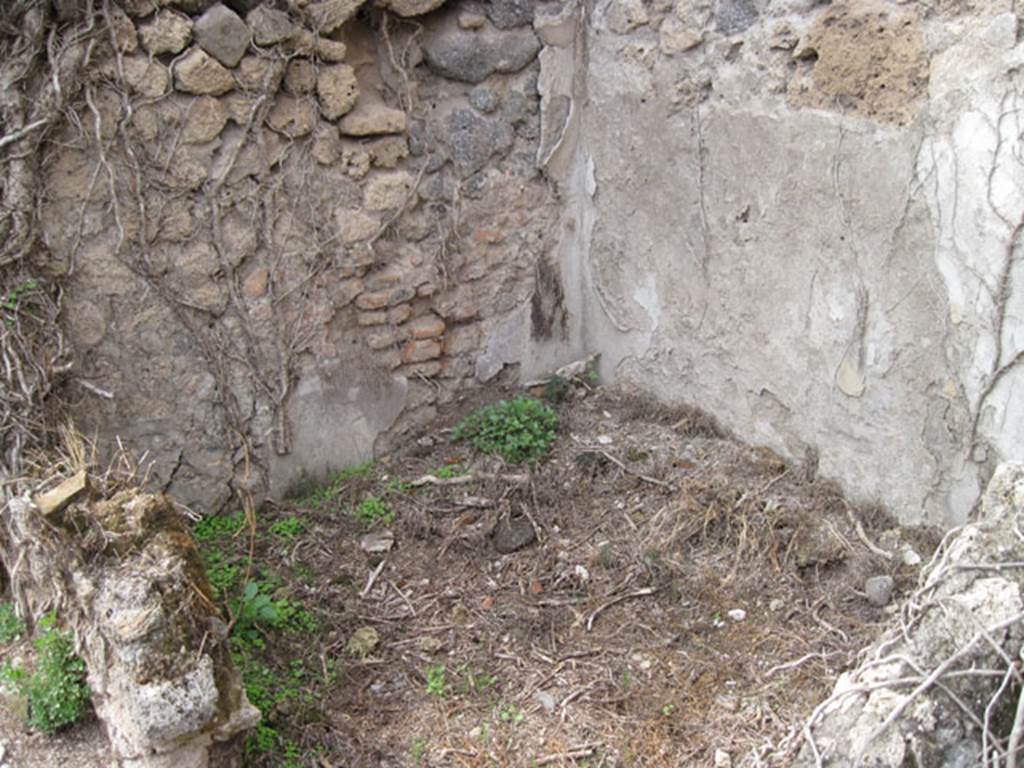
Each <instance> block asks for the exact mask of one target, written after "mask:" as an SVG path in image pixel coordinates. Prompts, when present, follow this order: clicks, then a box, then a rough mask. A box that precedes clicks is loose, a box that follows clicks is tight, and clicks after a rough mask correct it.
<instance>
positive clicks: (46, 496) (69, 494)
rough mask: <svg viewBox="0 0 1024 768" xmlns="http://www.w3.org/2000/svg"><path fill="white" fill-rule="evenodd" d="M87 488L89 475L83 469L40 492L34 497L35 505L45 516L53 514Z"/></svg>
mask: <svg viewBox="0 0 1024 768" xmlns="http://www.w3.org/2000/svg"><path fill="white" fill-rule="evenodd" d="M88 488H89V476H88V474H87V473H86V471H85V470H84V469H83V470H82V471H81V472H78V473H76V474H74V475H72V476H71V477H69V478H67V479H66V480H64V481H63V482H62V483H60V485H58V486H57V487H56V488H51V489H50V490H49V491H46V492H45V493H40V494H39V495H37V496H36V497H35V499H34V501H35V505H36V506H37V507H39V511H40V512H42V513H43V515H44V516H45V517H49V516H50V515H55V514H57V513H58V512H60V511H61V510H63V509H64V508H65V507H66V506H67V505H68V504H70V503H71V502H72V501H74V500H75V499H77V498H78V497H79V496H81V495H82V494H83V493H85V491H86V490H88Z"/></svg>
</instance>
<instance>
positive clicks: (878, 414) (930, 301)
mask: <svg viewBox="0 0 1024 768" xmlns="http://www.w3.org/2000/svg"><path fill="white" fill-rule="evenodd" d="M1018 27H1019V21H1018V18H1017V16H1016V15H1015V13H1014V10H1013V7H1012V5H1011V4H1010V3H1008V2H990V3H982V4H973V5H971V6H970V7H967V6H966V5H962V4H957V3H944V4H941V7H938V8H935V9H932V8H931V7H929V8H925V7H924V6H920V5H918V4H914V3H911V4H894V3H889V2H882V0H874V1H872V2H857V3H853V2H837V3H833V4H831V5H827V6H822V5H820V4H817V3H814V2H803V1H802V0H778V1H776V0H768V1H767V2H758V1H757V0H655V2H641V0H622V1H618V0H616V1H614V2H612V1H611V0H595V2H594V3H593V7H592V8H591V15H590V18H589V22H588V24H587V32H586V36H587V40H586V48H587V51H586V56H587V60H586V69H587V71H586V107H585V110H584V113H583V115H582V119H581V128H580V133H579V136H580V141H579V149H578V154H577V162H576V166H575V176H574V177H573V178H575V179H576V180H577V181H576V185H575V187H574V193H575V203H576V208H577V210H579V211H580V213H579V215H578V217H577V218H578V219H579V220H582V221H583V222H585V224H584V225H583V226H580V227H579V228H578V229H577V230H576V237H575V239H574V241H573V248H567V249H565V250H563V255H564V258H565V259H566V262H567V266H566V271H567V273H573V274H575V275H576V276H578V277H581V278H582V279H581V280H579V282H578V283H577V284H578V285H580V286H581V289H582V294H581V296H580V297H579V298H578V299H576V301H577V302H578V303H579V304H580V305H581V310H582V311H581V337H582V346H584V347H586V348H587V349H588V350H589V351H600V352H601V353H602V355H603V366H604V371H603V372H604V373H605V374H606V376H608V377H614V378H616V379H619V380H621V381H625V382H628V383H629V384H631V385H634V386H636V387H638V388H640V389H642V390H644V391H647V392H649V393H651V394H653V395H655V396H656V397H658V398H660V399H662V400H666V401H676V402H686V403H689V404H692V405H695V406H699V407H701V408H704V409H706V410H708V411H710V412H712V413H714V414H715V416H716V417H718V418H719V419H720V420H721V421H722V422H723V423H724V424H725V425H726V426H727V427H729V428H730V429H731V430H733V431H734V432H735V433H736V434H737V435H738V436H740V437H741V438H743V439H745V440H749V441H752V442H755V443H760V444H765V445H768V446H770V447H772V448H773V449H775V450H777V451H779V452H780V453H782V454H783V455H785V456H786V457H787V458H789V459H791V460H795V461H797V462H803V463H806V464H807V465H808V467H813V466H816V467H817V471H818V473H819V474H820V475H821V476H823V477H827V478H831V479H834V480H837V481H838V482H839V483H840V484H841V485H842V486H843V487H844V489H845V490H846V491H847V492H848V493H849V494H850V495H851V496H852V497H853V498H856V499H859V500H862V501H868V502H881V503H883V504H885V505H886V506H887V507H888V508H890V509H891V510H892V511H893V512H894V514H895V515H896V516H897V517H899V518H900V519H901V520H903V521H905V522H930V523H938V524H944V525H948V524H956V523H959V522H961V521H963V520H964V519H965V518H966V516H967V514H968V513H969V512H970V510H971V509H972V507H973V505H974V503H975V501H976V500H977V498H978V495H979V492H980V489H981V488H982V487H983V485H984V482H985V480H986V479H987V477H988V475H989V474H990V473H991V471H992V468H993V467H994V466H995V464H996V462H998V461H1000V460H1004V459H1021V458H1024V448H1022V446H1024V418H1022V416H1024V413H1022V411H1024V405H1022V403H1024V400H1022V399H1021V397H1020V396H1019V395H1017V394H1015V389H1016V388H1017V387H1018V386H1019V385H1020V384H1021V383H1022V381H1021V378H1020V375H1021V370H1020V369H1019V368H1018V363H1019V362H1020V361H1021V360H1022V359H1024V325H1022V323H1021V317H1022V315H1021V311H1020V310H1021V309H1022V308H1024V307H1022V305H1024V290H1021V289H1022V287H1024V286H1022V275H1021V274H1020V269H1019V263H1020V259H1019V253H1018V249H1019V246H1020V243H1019V241H1020V235H1021V230H1022V222H1024V165H1022V163H1021V161H1020V158H1019V148H1020V135H1021V123H1020V119H1019V108H1020V93H1021V92H1020V87H1021V84H1022V82H1021V74H1020V73H1021V71H1022V70H1021V68H1020V67H1021V63H1022V58H1024V52H1022V49H1021V47H1020V46H1018V45H1017V41H1018V36H1019V33H1018ZM572 207H573V200H572V196H570V203H569V210H571V209H572Z"/></svg>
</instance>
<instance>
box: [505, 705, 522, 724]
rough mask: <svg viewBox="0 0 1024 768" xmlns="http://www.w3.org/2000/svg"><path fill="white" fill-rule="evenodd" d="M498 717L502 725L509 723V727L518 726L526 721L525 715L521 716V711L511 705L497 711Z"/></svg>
mask: <svg viewBox="0 0 1024 768" xmlns="http://www.w3.org/2000/svg"><path fill="white" fill-rule="evenodd" d="M498 717H500V718H501V721H502V722H503V723H510V724H511V725H519V724H520V723H521V722H523V720H525V719H526V715H525V714H523V711H522V710H521V709H517V708H516V707H514V706H513V705H511V704H509V705H507V706H504V707H502V708H501V709H500V710H499V711H498Z"/></svg>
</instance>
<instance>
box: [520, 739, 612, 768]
mask: <svg viewBox="0 0 1024 768" xmlns="http://www.w3.org/2000/svg"><path fill="white" fill-rule="evenodd" d="M597 747H598V745H596V744H587V745H584V746H582V747H573V748H572V749H570V750H569V751H568V752H559V753H556V754H553V755H547V756H545V757H542V758H540V759H539V760H537V761H535V762H534V763H533V764H534V765H537V766H540V765H551V763H554V762H557V761H559V760H578V759H579V758H581V757H590V756H591V755H593V754H594V753H595V752H597Z"/></svg>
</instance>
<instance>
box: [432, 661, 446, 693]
mask: <svg viewBox="0 0 1024 768" xmlns="http://www.w3.org/2000/svg"><path fill="white" fill-rule="evenodd" d="M447 692H448V683H447V682H446V681H445V669H444V665H443V664H438V665H437V666H436V667H427V695H428V696H436V697H437V698H439V699H442V698H444V695H445V693H447Z"/></svg>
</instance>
